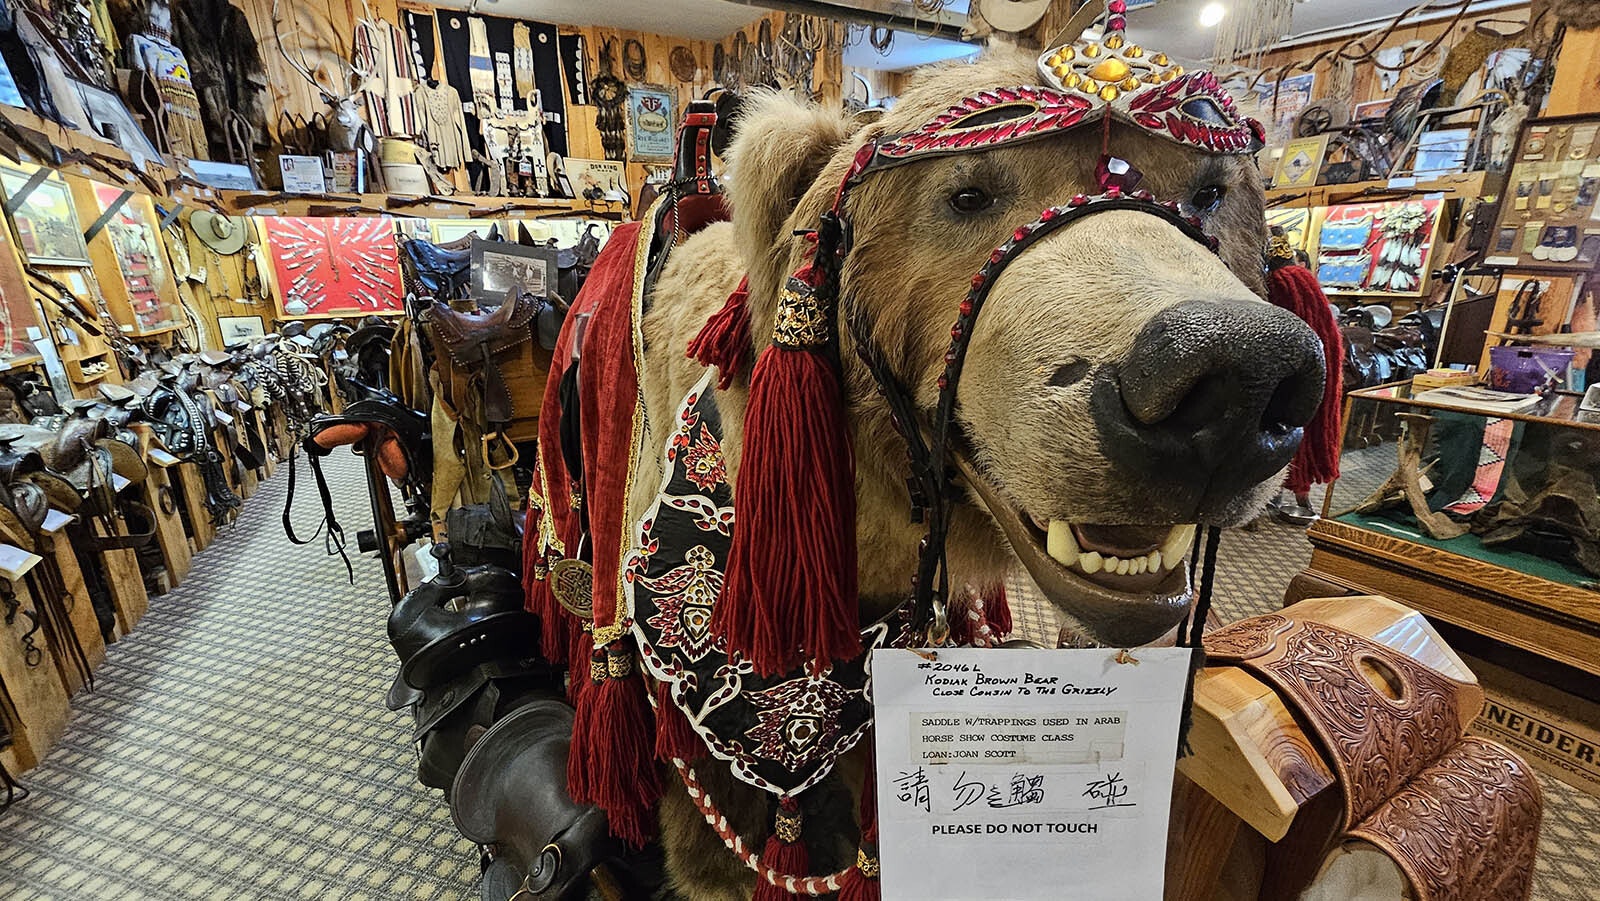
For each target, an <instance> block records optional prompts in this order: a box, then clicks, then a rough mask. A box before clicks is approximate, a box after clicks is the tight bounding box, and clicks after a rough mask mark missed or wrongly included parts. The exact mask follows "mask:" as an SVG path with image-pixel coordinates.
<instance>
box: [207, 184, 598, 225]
mask: <svg viewBox="0 0 1600 901" xmlns="http://www.w3.org/2000/svg"><path fill="white" fill-rule="evenodd" d="M220 200H221V204H222V206H223V207H224V209H226V210H227V211H228V212H229V213H232V214H234V215H250V216H312V215H314V216H379V215H389V216H403V217H410V218H416V219H497V218H504V217H540V216H550V217H559V216H582V215H589V216H597V217H600V216H603V217H607V218H618V217H620V216H621V215H622V214H623V212H624V208H623V205H622V204H620V203H613V202H601V203H591V202H590V201H588V200H583V199H578V200H566V199H560V198H541V197H480V196H477V195H456V196H452V197H409V196H403V195H397V194H284V193H282V192H276V191H223V192H221V196H220Z"/></svg>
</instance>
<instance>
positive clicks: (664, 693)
mask: <svg viewBox="0 0 1600 901" xmlns="http://www.w3.org/2000/svg"><path fill="white" fill-rule="evenodd" d="M705 755H706V743H705V742H704V741H703V740H701V738H700V736H698V735H696V734H695V731H694V728H693V727H692V726H690V725H689V718H688V717H687V716H685V715H684V713H683V711H682V710H680V709H678V705H676V704H674V703H672V688H671V687H670V686H669V685H668V684H667V683H665V682H657V683H656V759H657V760H659V761H661V762H663V763H671V762H672V761H673V760H674V759H677V760H683V761H691V760H698V759H700V758H701V757H704V756H705Z"/></svg>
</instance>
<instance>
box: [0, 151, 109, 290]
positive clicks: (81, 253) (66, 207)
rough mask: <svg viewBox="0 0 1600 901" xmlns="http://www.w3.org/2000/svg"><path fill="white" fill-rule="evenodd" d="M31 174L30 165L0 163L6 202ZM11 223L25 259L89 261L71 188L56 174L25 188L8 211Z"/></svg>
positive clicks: (37, 262) (43, 262)
mask: <svg viewBox="0 0 1600 901" xmlns="http://www.w3.org/2000/svg"><path fill="white" fill-rule="evenodd" d="M35 168H36V167H35ZM33 177H34V170H33V169H21V168H17V167H15V166H0V188H4V189H5V196H6V200H7V202H8V205H9V202H10V200H11V198H12V197H15V196H16V195H17V194H19V193H20V192H21V191H22V189H23V188H25V187H27V186H28V182H29V181H31V180H32V179H33ZM11 224H12V225H13V226H14V227H15V229H16V233H17V243H18V244H20V245H21V246H22V252H23V253H24V254H26V255H27V257H28V262H30V263H33V264H35V265H39V266H87V265H89V248H87V247H85V246H84V243H83V228H82V227H80V226H79V225H78V214H77V212H76V211H75V210H74V209H73V206H72V191H71V190H70V189H69V188H68V187H67V183H66V181H65V180H63V179H62V178H61V176H60V175H59V174H57V173H52V174H51V175H49V176H48V177H47V178H45V180H44V181H42V182H40V183H39V184H38V185H37V186H36V187H35V188H34V189H33V190H32V191H30V192H28V195H27V197H26V198H24V200H23V201H22V205H21V206H20V207H18V208H17V211H16V212H14V213H12V214H11Z"/></svg>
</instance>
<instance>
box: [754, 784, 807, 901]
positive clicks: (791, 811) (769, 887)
mask: <svg viewBox="0 0 1600 901" xmlns="http://www.w3.org/2000/svg"><path fill="white" fill-rule="evenodd" d="M803 824H804V821H803V819H802V817H801V815H800V805H799V804H797V803H795V800H794V799H793V798H784V799H783V800H781V801H779V802H778V815H777V818H776V820H775V821H774V825H773V829H772V835H771V836H770V837H769V838H768V839H767V847H766V849H765V850H763V851H762V852H761V862H762V863H764V864H766V865H767V866H769V867H771V868H772V869H774V870H776V871H778V872H779V873H783V874H786V875H789V876H809V875H810V874H811V852H810V851H809V850H807V849H806V843H805V840H804V837H803V836H802V835H801V831H802V826H803ZM794 897H795V896H794V893H792V892H789V891H787V890H785V889H781V888H779V887H777V886H775V885H773V884H772V883H770V882H768V881H767V880H765V879H761V878H759V877H758V878H757V879H756V893H755V894H754V895H752V896H751V901H790V899H792V898H794Z"/></svg>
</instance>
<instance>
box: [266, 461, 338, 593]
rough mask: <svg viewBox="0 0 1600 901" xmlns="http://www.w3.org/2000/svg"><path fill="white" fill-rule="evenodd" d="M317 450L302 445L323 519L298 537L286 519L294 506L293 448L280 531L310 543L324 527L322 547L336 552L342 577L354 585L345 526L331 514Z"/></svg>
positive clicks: (292, 539)
mask: <svg viewBox="0 0 1600 901" xmlns="http://www.w3.org/2000/svg"><path fill="white" fill-rule="evenodd" d="M306 442H307V444H308V445H310V444H313V443H314V439H311V438H307V439H306ZM320 450H321V448H320V447H311V446H308V447H306V448H305V451H306V457H307V458H308V459H309V460H310V462H311V475H312V476H313V477H314V478H315V479H316V482H317V495H318V497H320V498H321V500H322V521H321V522H319V523H317V530H316V531H315V532H312V533H311V537H310V538H301V537H300V536H298V535H296V534H295V532H294V526H293V525H292V524H291V523H290V521H289V513H290V511H291V510H293V509H294V471H295V459H296V454H295V451H293V450H291V451H290V452H289V492H288V495H287V496H286V497H285V498H284V499H283V533H284V534H285V535H287V536H288V538H289V540H290V541H291V542H293V543H295V544H310V543H311V542H313V541H315V540H317V536H318V535H321V534H323V530H324V528H326V530H327V534H326V537H324V538H323V540H322V543H323V547H325V548H327V550H328V553H329V554H334V553H337V554H338V555H339V559H341V560H343V561H344V571H345V577H346V578H348V579H349V580H350V584H352V585H354V584H355V582H356V573H355V568H354V567H353V566H351V564H350V556H349V555H348V554H346V553H345V550H344V545H345V538H344V527H343V526H341V525H339V519H338V517H337V516H335V515H334V512H333V494H332V492H330V491H329V490H328V479H327V477H326V476H324V475H323V474H322V462H321V459H322V458H321V454H320V453H319V451H320Z"/></svg>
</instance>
